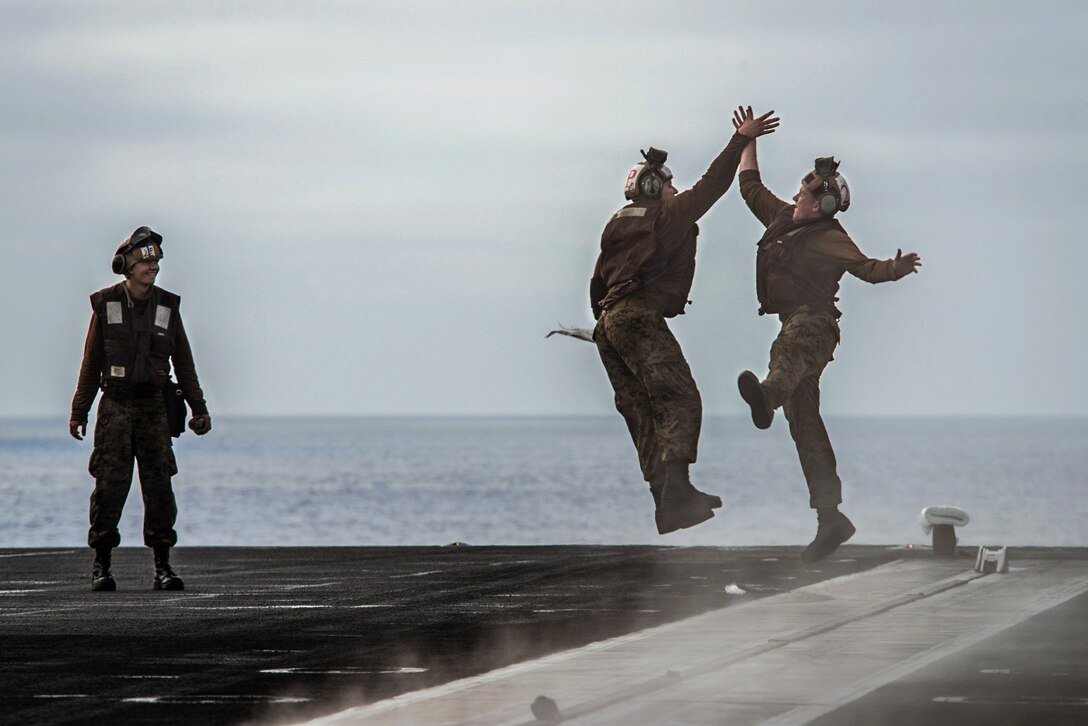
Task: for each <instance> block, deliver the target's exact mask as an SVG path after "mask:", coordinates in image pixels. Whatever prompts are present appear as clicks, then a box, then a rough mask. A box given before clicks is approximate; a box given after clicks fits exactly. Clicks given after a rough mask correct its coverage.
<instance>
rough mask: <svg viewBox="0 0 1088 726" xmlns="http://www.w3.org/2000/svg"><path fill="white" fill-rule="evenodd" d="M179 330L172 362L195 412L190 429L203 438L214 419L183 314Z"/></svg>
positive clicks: (179, 320)
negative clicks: (209, 411)
mask: <svg viewBox="0 0 1088 726" xmlns="http://www.w3.org/2000/svg"><path fill="white" fill-rule="evenodd" d="M177 317H178V323H177V324H178V329H177V338H176V339H175V341H174V354H173V355H172V356H170V361H171V363H173V365H174V373H175V374H176V375H177V377H178V385H180V386H181V390H182V391H183V392H184V393H185V400H186V401H187V402H188V404H189V408H191V409H192V411H193V417H192V418H191V419H189V428H190V429H192V430H193V432H194V433H195V434H196V435H197V436H203V435H204V434H206V433H208V432H209V431H211V430H212V417H211V415H210V414H209V413H208V404H207V402H206V401H205V400H204V391H202V390H201V388H200V379H198V378H197V376H196V363H194V362H193V349H192V348H191V347H190V346H189V336H187V335H186V334H185V325H184V324H183V323H182V322H181V313H180V311H179V312H178V313H177Z"/></svg>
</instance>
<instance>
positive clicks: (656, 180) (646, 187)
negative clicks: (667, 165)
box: [638, 170, 665, 199]
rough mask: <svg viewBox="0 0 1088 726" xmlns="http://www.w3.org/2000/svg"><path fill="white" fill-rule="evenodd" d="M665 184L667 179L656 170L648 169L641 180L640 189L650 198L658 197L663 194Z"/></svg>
mask: <svg viewBox="0 0 1088 726" xmlns="http://www.w3.org/2000/svg"><path fill="white" fill-rule="evenodd" d="M664 186H665V180H664V179H662V178H661V175H660V174H658V173H657V172H656V171H654V170H650V171H647V172H646V173H645V174H643V175H642V179H640V180H639V183H638V189H639V192H641V193H642V196H644V197H646V198H648V199H657V198H658V197H660V196H661V190H662V188H664Z"/></svg>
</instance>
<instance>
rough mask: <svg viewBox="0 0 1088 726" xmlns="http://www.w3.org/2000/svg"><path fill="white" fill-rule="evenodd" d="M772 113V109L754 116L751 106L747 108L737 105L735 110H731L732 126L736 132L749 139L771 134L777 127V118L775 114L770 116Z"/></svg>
mask: <svg viewBox="0 0 1088 726" xmlns="http://www.w3.org/2000/svg"><path fill="white" fill-rule="evenodd" d="M772 113H774V111H773V110H772V111H768V112H767V113H765V114H763V115H762V116H755V115H754V114H753V113H752V107H751V106H748V107H747V108H745V107H744V106H737V110H736V111H734V112H733V128H734V129H736V130H737V133H738V134H741V135H742V136H747V137H748V138H750V139H757V138H759V137H760V136H763V135H764V134H773V133H774V130H775V129H776V128H778V123H779V119H778V117H777V116H774V117H772V116H771V114H772Z"/></svg>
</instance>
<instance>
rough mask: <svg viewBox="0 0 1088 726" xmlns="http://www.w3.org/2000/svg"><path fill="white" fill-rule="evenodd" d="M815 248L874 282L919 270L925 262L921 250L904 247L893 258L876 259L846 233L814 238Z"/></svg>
mask: <svg viewBox="0 0 1088 726" xmlns="http://www.w3.org/2000/svg"><path fill="white" fill-rule="evenodd" d="M812 248H813V251H815V252H817V253H818V254H820V255H822V256H823V257H825V258H827V259H829V260H830V261H832V262H833V263H834V264H836V265H838V266H839V267H841V268H842V269H843V270H846V271H847V272H849V273H850V274H851V275H853V276H854V277H856V278H858V279H859V280H864V281H865V282H869V283H873V284H876V283H879V282H891V281H893V280H898V279H900V278H902V277H905V276H907V275H909V274H910V273H912V272H917V271H918V268H919V267H921V265H922V259H921V258H920V257H919V256H918V254H917V253H915V252H909V253H907V254H905V255H904V254H903V250H899V251H898V252H897V253H896V255H895V257H894V258H893V259H888V260H875V259H872V258H870V257H869V256H867V255H866V254H865V253H864V252H862V251H861V250H860V249H858V246H857V245H856V244H854V241H853V240H852V239H850V237H849V236H847V235H846V234H843V233H832V234H828V235H824V236H823V237H821V238H820V239H817V240H813V242H812Z"/></svg>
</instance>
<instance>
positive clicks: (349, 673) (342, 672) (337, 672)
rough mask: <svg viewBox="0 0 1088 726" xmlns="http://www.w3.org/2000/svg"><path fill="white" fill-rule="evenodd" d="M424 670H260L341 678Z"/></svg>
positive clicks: (421, 670) (425, 670)
mask: <svg viewBox="0 0 1088 726" xmlns="http://www.w3.org/2000/svg"><path fill="white" fill-rule="evenodd" d="M426 672H427V669H426V668H410V667H400V668H381V669H377V670H375V669H373V668H350V667H349V668H329V669H324V668H267V669H265V670H262V671H261V673H275V674H285V673H287V674H290V673H297V674H301V675H322V676H323V675H342V676H357V675H404V674H411V673H426Z"/></svg>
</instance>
